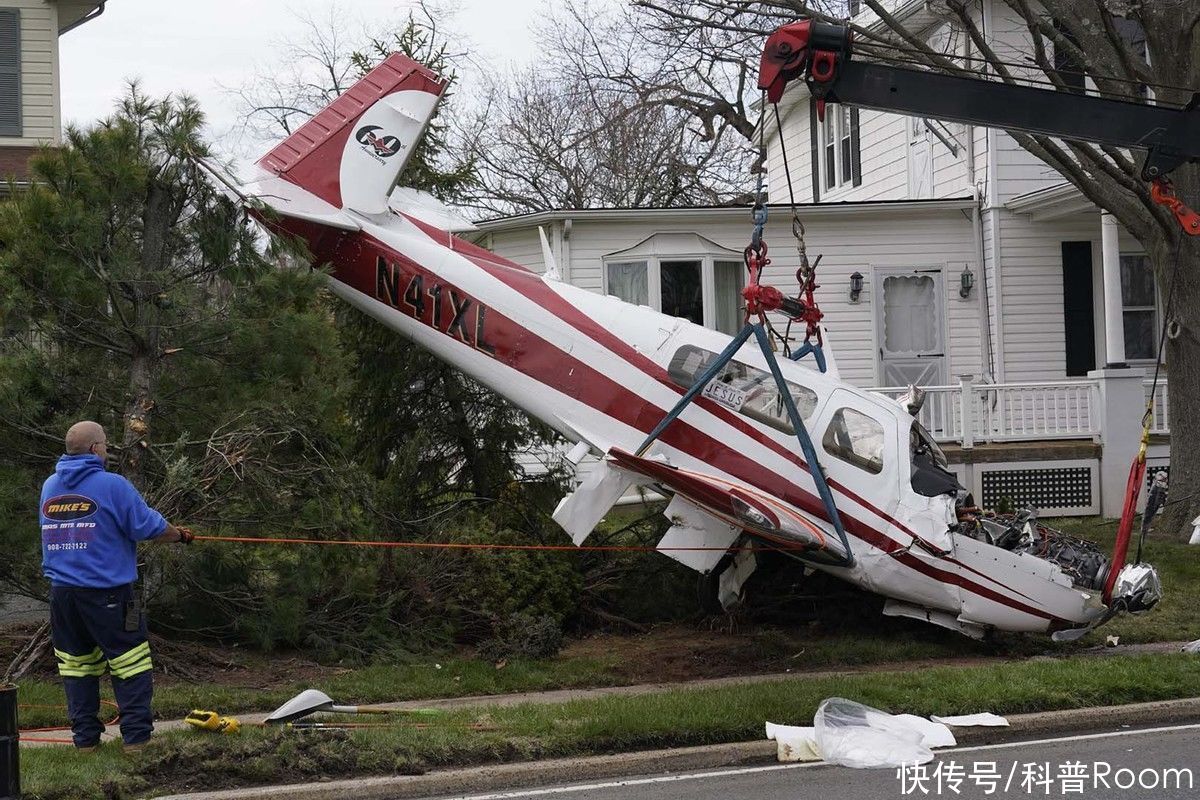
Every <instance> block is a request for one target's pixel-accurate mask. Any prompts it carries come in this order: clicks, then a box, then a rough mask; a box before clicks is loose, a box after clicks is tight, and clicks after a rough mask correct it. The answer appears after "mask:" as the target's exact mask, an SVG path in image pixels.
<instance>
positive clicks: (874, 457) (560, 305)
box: [273, 213, 1104, 633]
mask: <svg viewBox="0 0 1200 800" xmlns="http://www.w3.org/2000/svg"><path fill="white" fill-rule="evenodd" d="M355 219H356V221H357V223H358V224H359V226H360V227H361V230H359V231H351V230H338V229H334V228H329V227H325V226H322V225H320V224H317V223H313V222H305V221H302V220H298V219H291V218H282V219H280V220H277V221H276V222H275V223H273V224H274V226H275V227H276V229H277V230H278V229H279V228H282V229H284V230H285V231H286V232H288V233H290V234H294V235H299V236H301V237H302V238H304V239H305V240H306V241H307V243H308V245H309V248H310V250H311V251H312V252H313V255H314V263H323V264H330V265H332V270H333V271H332V276H331V277H332V280H331V282H330V286H331V288H332V290H333V291H334V292H335V293H336V294H337V295H338V296H339V297H341V298H342V299H344V300H345V301H347V302H349V303H350V304H351V305H353V306H355V307H356V308H358V309H359V310H361V311H363V312H364V313H366V314H368V315H370V316H371V317H373V318H375V319H377V320H378V321H380V322H382V323H383V324H385V325H387V326H388V327H390V328H392V329H393V330H395V331H397V332H398V333H400V334H401V335H403V336H405V337H407V338H409V339H411V340H413V341H414V342H416V343H417V344H419V345H421V346H423V347H426V348H428V349H429V350H430V351H432V352H433V353H434V354H436V355H437V356H439V357H440V358H442V359H444V360H446V361H448V362H449V363H451V364H453V365H454V366H456V367H457V368H459V369H461V370H462V371H463V372H465V373H466V374H468V375H470V376H471V377H473V378H475V379H476V380H478V381H480V382H481V383H483V384H484V385H486V386H488V387H489V388H491V389H492V390H494V391H496V392H497V393H499V394H501V395H502V396H504V397H506V398H507V399H509V400H510V401H511V402H513V403H514V404H516V405H517V406H519V407H521V408H522V409H524V410H525V411H526V412H527V413H529V414H530V415H531V416H533V417H535V418H537V419H539V420H541V421H542V422H544V423H546V424H547V425H549V426H551V427H553V428H554V429H556V430H557V431H559V432H560V433H561V434H562V435H563V436H564V437H566V438H567V439H568V440H570V441H572V442H586V443H587V444H588V445H589V446H590V447H591V448H592V450H593V451H594V452H596V453H597V454H599V455H602V456H604V455H606V454H607V455H608V456H609V460H610V461H611V460H613V457H614V454H615V455H617V456H618V458H617V461H618V463H620V457H623V456H621V454H633V453H634V452H635V451H637V449H638V447H639V445H640V444H641V443H642V442H643V440H644V439H645V438H646V435H647V433H648V432H649V431H650V430H651V429H652V428H653V427H654V426H655V425H656V424H657V423H658V422H659V421H660V420H661V419H662V418H663V416H664V415H665V414H666V413H667V412H668V411H669V410H670V409H671V408H672V407H673V406H674V405H675V404H676V403H677V402H678V400H679V398H680V396H681V395H682V394H683V392H685V391H686V390H687V388H688V387H689V386H690V383H689V382H688V380H687V379H688V376H689V375H690V374H692V373H689V372H688V371H687V369H686V368H684V367H681V366H680V365H681V364H682V363H683V362H684V361H686V359H687V357H688V355H689V354H694V353H699V354H700V356H698V357H703V354H704V353H716V352H720V351H721V350H722V349H723V348H724V347H725V346H726V345H727V344H728V343H729V341H730V337H729V336H727V335H725V334H722V333H719V332H717V331H714V330H710V329H707V328H703V327H701V326H697V325H694V324H692V323H690V322H688V321H685V320H682V319H679V318H675V317H669V316H666V315H663V314H660V313H658V312H656V311H654V310H652V309H650V308H647V307H644V306H636V305H632V304H629V303H625V302H622V301H621V300H619V299H617V298H615V297H611V296H601V295H597V294H595V293H592V292H588V291H586V290H583V289H579V288H577V287H574V286H571V285H569V284H565V283H562V282H559V281H553V280H548V279H545V278H543V277H542V276H540V275H537V274H535V273H533V272H530V271H528V270H525V269H523V268H521V267H519V266H517V265H514V264H512V263H510V262H506V261H505V260H503V259H501V258H499V257H497V256H495V255H494V254H492V253H490V252H488V251H486V250H483V249H482V248H479V247H477V246H475V245H472V244H469V243H467V242H464V241H462V240H461V239H458V238H456V237H453V236H451V235H450V234H448V233H446V232H445V231H443V230H440V229H438V228H435V227H433V226H431V225H428V224H425V223H422V222H420V221H419V220H418V219H416V218H414V217H409V216H405V215H402V214H398V213H390V214H384V215H373V216H364V215H355ZM685 348H690V349H688V350H685ZM681 359H682V360H681ZM737 361H738V362H740V363H741V364H743V365H745V367H746V368H748V369H760V370H765V369H766V364H765V361H764V358H763V356H762V354H761V353H759V352H758V351H757V349H755V348H754V347H753V345H751V346H747V347H746V348H744V349H743V351H742V352H741V353H739V355H738V358H737ZM781 367H782V369H783V372H784V377H785V379H786V380H787V381H788V382H789V383H790V384H793V385H794V387H795V388H794V390H793V395H794V396H796V394H797V392H800V393H802V395H803V398H804V400H805V402H803V403H799V405H800V406H801V407H802V413H803V416H804V417H805V425H806V427H807V428H808V430H809V431H810V432H811V433H812V438H813V440H814V442H815V443H816V446H817V448H818V451H819V452H821V462H822V465H823V466H824V468H825V471H826V473H827V475H828V476H829V485H830V488H831V489H832V491H833V493H834V497H835V500H836V503H837V507H838V510H839V512H840V514H841V517H842V520H843V525H844V527H845V530H846V533H847V535H848V538H849V542H850V544H851V549H852V551H853V554H854V559H855V561H854V564H853V566H851V567H838V566H833V565H830V564H827V563H821V559H820V557H819V554H817V553H814V554H813V557H812V558H811V559H809V562H810V563H811V565H812V566H813V567H814V568H817V569H823V570H826V571H828V572H830V573H833V574H835V575H837V576H839V577H841V578H843V579H846V580H849V581H851V582H853V583H856V584H858V585H860V586H862V587H864V588H866V589H869V590H871V591H874V592H877V593H880V594H882V595H885V596H887V597H888V598H891V601H892V602H891V603H890V607H891V609H892V610H891V611H889V612H888V613H894V614H898V615H904V616H916V617H922V618H926V619H929V620H930V621H932V622H936V623H937V624H942V625H945V626H947V627H952V628H957V629H959V630H963V631H964V632H969V633H977V632H979V631H982V630H983V629H986V628H989V627H997V628H1001V629H1007V630H1022V631H1045V630H1048V629H1056V628H1061V627H1074V626H1079V625H1082V624H1086V623H1087V622H1089V621H1091V620H1093V619H1094V618H1096V617H1097V616H1099V615H1100V614H1101V613H1102V612H1103V610H1104V606H1103V604H1102V602H1101V600H1100V593H1099V592H1098V591H1086V590H1081V589H1079V588H1077V587H1075V586H1073V585H1072V581H1071V579H1070V578H1069V577H1068V576H1067V575H1065V574H1064V573H1063V572H1062V571H1061V570H1060V569H1059V567H1058V566H1057V565H1055V564H1053V563H1050V562H1048V561H1044V560H1042V559H1039V558H1036V557H1034V556H1031V555H1028V554H1021V553H1013V552H1009V551H1007V550H1004V549H1001V548H999V547H995V546H992V545H989V544H987V543H985V542H981V541H977V540H975V539H971V538H968V537H965V536H959V535H956V534H955V533H953V531H952V530H951V529H952V527H953V526H954V523H955V517H954V505H953V499H952V498H950V497H947V496H941V497H934V498H930V497H925V496H922V495H919V494H917V493H916V492H914V491H913V490H912V488H911V487H910V486H909V475H910V469H911V466H910V463H909V459H908V454H909V449H908V448H909V436H910V429H911V427H912V418H911V417H910V416H909V415H908V413H907V412H906V411H905V410H904V409H902V408H901V407H900V406H899V405H898V404H897V403H895V402H894V401H892V400H889V399H887V398H884V397H882V396H880V395H875V394H873V393H870V392H866V391H863V390H860V389H857V388H855V387H852V386H850V385H848V384H846V383H844V382H842V381H840V380H837V379H835V378H832V377H830V376H828V375H825V374H822V373H820V372H818V371H816V370H813V369H810V368H808V367H806V366H803V365H801V364H797V363H794V362H791V361H784V362H783V363H782V364H781ZM740 399H741V398H739V400H740ZM851 417H852V418H853V419H854V420H858V421H859V424H860V425H861V426H863V427H869V426H871V425H873V426H875V427H873V428H870V429H869V430H867V431H866V433H860V432H856V433H855V435H856V436H860V435H861V436H862V437H866V438H871V443H870V444H871V447H872V448H873V449H872V452H871V456H870V458H869V459H865V460H864V459H863V458H862V457H858V456H856V454H855V453H853V452H850V453H845V454H843V455H842V456H839V455H836V453H837V452H838V451H837V450H836V448H835V449H830V447H829V446H828V442H826V447H825V449H824V450H822V449H821V448H822V437H823V435H824V434H825V432H826V431H827V430H828V429H829V428H830V426H831V425H833V424H835V423H839V424H840V423H844V421H845V420H846V419H849V418H851ZM863 420H866V421H867V422H862V421H863ZM787 428H788V425H787V424H786V423H784V424H781V420H779V419H777V418H776V417H775V416H773V415H772V414H771V410H770V409H765V410H763V409H760V410H759V411H758V412H757V413H752V412H751V410H749V409H748V406H747V405H743V406H741V408H740V409H739V408H738V405H737V403H736V402H730V401H729V400H728V398H723V397H721V396H720V395H714V396H710V395H707V394H706V395H704V396H701V397H698V398H697V400H696V401H695V402H694V403H693V404H692V405H690V406H688V407H687V408H686V409H685V410H684V412H683V413H682V415H681V416H680V417H679V419H677V420H676V421H675V422H673V423H672V424H671V425H670V426H669V427H668V428H667V429H666V430H665V431H664V432H663V434H662V436H661V437H660V439H659V440H657V441H656V442H655V443H654V444H653V445H652V446H651V448H650V450H649V452H648V453H647V455H648V456H651V457H652V458H653V459H656V460H657V461H655V463H656V464H659V465H661V466H658V467H648V466H647V465H648V464H649V463H650V462H643V464H642V467H641V469H642V473H643V474H642V477H644V478H646V479H647V481H648V482H652V483H655V484H656V485H658V486H665V488H666V489H667V490H668V491H669V492H671V493H674V494H677V495H678V494H684V495H685V496H686V497H687V500H689V501H691V502H692V503H695V504H696V505H697V506H698V507H700V508H702V509H703V510H704V511H705V512H707V513H708V514H711V515H713V516H714V517H715V518H717V519H719V520H721V521H723V522H725V523H728V524H730V525H733V526H738V527H742V526H743V522H744V521H739V519H738V518H736V517H735V516H733V515H731V512H730V509H729V508H728V506H724V507H723V506H722V504H721V503H720V502H719V501H718V500H715V499H714V497H715V496H717V495H720V494H721V493H722V492H734V493H741V494H740V495H739V496H742V497H745V498H746V499H747V501H748V502H750V503H751V504H753V505H755V506H756V507H758V508H762V509H763V510H764V514H766V515H767V516H769V517H771V519H773V520H775V522H776V523H777V524H778V525H779V526H781V530H780V531H779V532H778V533H779V534H780V537H778V538H777V539H776V540H777V541H778V540H781V539H786V538H787V536H786V530H782V529H783V528H786V527H787V525H785V523H788V524H790V525H791V526H792V528H793V529H795V530H800V528H807V529H808V530H811V531H813V532H814V533H813V535H814V536H816V537H818V538H820V537H825V538H826V539H827V540H828V541H830V542H832V541H833V540H834V539H835V537H834V529H833V527H832V525H831V523H830V520H829V518H828V515H827V513H826V511H825V509H824V507H823V505H822V503H821V501H820V500H819V498H818V495H817V492H816V486H815V483H814V481H813V478H812V475H811V474H810V473H809V471H808V468H807V465H806V464H805V462H804V461H803V459H802V458H801V457H800V454H799V448H798V447H797V443H796V439H795V437H794V433H793V432H791V431H789V430H788V429H787ZM654 469H659V470H670V472H669V474H668V473H666V472H664V474H663V475H662V476H660V477H661V478H662V480H661V481H659V480H656V479H655V475H652V474H650V473H651V472H653V471H654ZM706 490H708V491H707V492H706ZM745 527H746V529H747V530H748V531H749V533H751V534H755V535H766V532H764V531H763V530H755V529H753V528H752V527H750V526H745ZM767 538H768V540H770V537H769V536H767Z"/></svg>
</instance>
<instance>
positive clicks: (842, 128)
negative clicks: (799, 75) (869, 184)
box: [820, 103, 862, 191]
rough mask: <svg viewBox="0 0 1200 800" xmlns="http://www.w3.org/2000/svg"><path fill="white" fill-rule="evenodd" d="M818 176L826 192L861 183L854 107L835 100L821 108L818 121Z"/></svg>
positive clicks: (855, 109) (856, 115) (856, 121)
mask: <svg viewBox="0 0 1200 800" xmlns="http://www.w3.org/2000/svg"><path fill="white" fill-rule="evenodd" d="M820 153H821V176H822V181H823V185H824V187H825V189H826V191H829V190H832V189H838V188H841V187H844V186H858V185H859V184H860V183H861V182H862V178H861V175H860V173H861V169H860V167H859V146H858V109H857V108H851V107H850V106H847V105H843V104H842V103H838V104H836V105H830V106H827V107H826V108H825V119H824V120H823V121H822V122H821V149H820Z"/></svg>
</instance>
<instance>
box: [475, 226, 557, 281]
mask: <svg viewBox="0 0 1200 800" xmlns="http://www.w3.org/2000/svg"><path fill="white" fill-rule="evenodd" d="M481 244H482V245H483V246H484V247H487V248H489V249H490V250H491V251H492V252H494V253H497V254H499V255H502V256H504V257H505V258H507V259H509V260H511V261H515V262H517V263H518V264H520V265H521V266H522V267H525V268H526V269H531V270H533V271H534V272H545V271H546V264H545V259H544V258H542V242H541V239H540V238H539V237H538V231H537V228H536V227H529V228H521V229H519V230H513V231H500V232H496V233H489V234H487V236H486V237H485V238H484V239H483V240H482V241H481Z"/></svg>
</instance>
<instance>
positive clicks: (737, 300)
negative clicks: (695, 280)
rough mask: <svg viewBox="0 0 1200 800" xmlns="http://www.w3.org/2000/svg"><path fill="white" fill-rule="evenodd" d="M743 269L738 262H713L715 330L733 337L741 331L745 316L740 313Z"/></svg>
mask: <svg viewBox="0 0 1200 800" xmlns="http://www.w3.org/2000/svg"><path fill="white" fill-rule="evenodd" d="M745 271H746V270H745V267H744V266H743V265H742V262H740V261H714V262H713V274H714V283H715V289H716V295H717V296H716V298H714V299H715V300H716V302H715V305H716V308H717V318H716V320H715V322H716V325H715V326H714V327H716V329H717V330H719V331H720V332H721V333H728V334H729V335H730V336H734V335H736V334H737V332H738V331H740V330H741V329H742V322H743V321H744V320H745V315H744V314H743V313H742V286H743V285H744V284H743V279H744V277H745Z"/></svg>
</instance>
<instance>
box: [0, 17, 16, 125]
mask: <svg viewBox="0 0 1200 800" xmlns="http://www.w3.org/2000/svg"><path fill="white" fill-rule="evenodd" d="M20 135H21V12H20V10H19V9H15V8H0V136H20Z"/></svg>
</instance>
